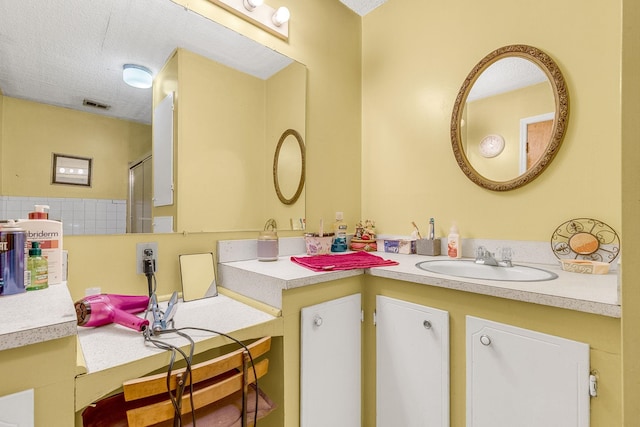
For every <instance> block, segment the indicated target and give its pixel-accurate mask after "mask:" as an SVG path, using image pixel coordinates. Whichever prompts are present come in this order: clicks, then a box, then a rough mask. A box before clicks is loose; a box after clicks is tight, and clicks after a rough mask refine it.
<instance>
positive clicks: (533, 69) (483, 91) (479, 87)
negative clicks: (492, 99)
mask: <svg viewBox="0 0 640 427" xmlns="http://www.w3.org/2000/svg"><path fill="white" fill-rule="evenodd" d="M548 80H549V79H547V75H546V74H545V73H544V71H542V69H541V68H540V67H538V66H537V65H536V64H535V63H534V62H531V61H529V60H527V59H524V58H515V57H512V58H503V59H500V60H499V61H496V62H494V63H493V64H491V65H490V66H489V67H487V69H486V70H484V71H483V72H482V74H480V77H478V79H477V80H476V81H475V83H474V84H473V87H472V88H471V91H470V92H469V96H468V97H467V101H475V100H478V99H482V98H486V97H489V96H493V95H498V94H501V93H505V92H510V91H512V90H516V89H521V88H523V87H527V86H531V85H534V84H538V83H542V82H546V81H548Z"/></svg>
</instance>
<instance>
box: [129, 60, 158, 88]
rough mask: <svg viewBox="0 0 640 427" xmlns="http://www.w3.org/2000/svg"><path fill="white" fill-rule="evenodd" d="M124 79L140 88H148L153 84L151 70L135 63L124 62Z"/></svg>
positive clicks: (130, 84)
mask: <svg viewBox="0 0 640 427" xmlns="http://www.w3.org/2000/svg"><path fill="white" fill-rule="evenodd" d="M122 80H124V82H125V83H126V84H128V85H129V86H133V87H136V88H139V89H148V88H150V87H151V85H152V84H153V76H152V75H151V70H149V69H148V68H146V67H143V66H142V65H135V64H124V66H123V67H122Z"/></svg>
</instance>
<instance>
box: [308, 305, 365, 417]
mask: <svg viewBox="0 0 640 427" xmlns="http://www.w3.org/2000/svg"><path fill="white" fill-rule="evenodd" d="M361 307H362V306H361V297H360V294H353V295H349V296H346V297H343V298H338V299H334V300H331V301H328V302H324V303H321V304H317V305H313V306H309V307H304V308H302V310H301V316H300V322H301V324H300V335H301V336H300V340H301V342H300V347H301V348H300V426H301V427H328V426H331V427H360V426H361V389H362V385H361V342H362V340H361V336H362V308H361Z"/></svg>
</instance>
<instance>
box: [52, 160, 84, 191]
mask: <svg viewBox="0 0 640 427" xmlns="http://www.w3.org/2000/svg"><path fill="white" fill-rule="evenodd" d="M92 163H93V159H90V158H87V157H78V156H68V155H66V154H57V153H53V163H52V164H53V166H52V171H53V173H52V175H51V183H52V184H67V185H84V186H87V187H91V166H92Z"/></svg>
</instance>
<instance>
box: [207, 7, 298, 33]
mask: <svg viewBox="0 0 640 427" xmlns="http://www.w3.org/2000/svg"><path fill="white" fill-rule="evenodd" d="M209 1H210V2H211V3H214V4H216V5H218V6H220V7H221V8H223V9H225V10H227V11H229V12H231V13H233V14H234V15H236V16H239V17H240V18H242V19H244V20H245V21H248V22H251V23H252V24H254V25H256V26H258V27H260V28H262V29H263V30H265V31H267V32H268V33H271V34H273V35H274V36H276V37H279V38H281V39H282V40H288V39H289V19H290V18H291V13H290V12H289V9H287V8H286V7H279V8H278V10H276V9H274V8H272V7H271V6H269V5H267V4H264V0H209Z"/></svg>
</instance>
